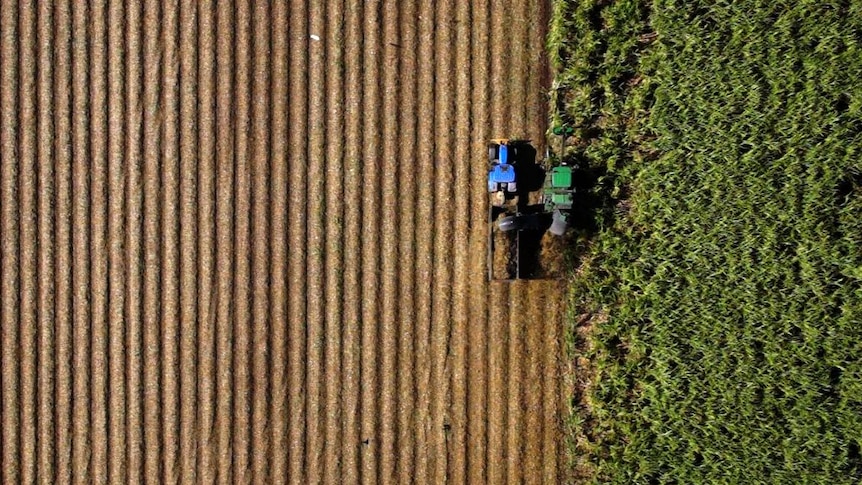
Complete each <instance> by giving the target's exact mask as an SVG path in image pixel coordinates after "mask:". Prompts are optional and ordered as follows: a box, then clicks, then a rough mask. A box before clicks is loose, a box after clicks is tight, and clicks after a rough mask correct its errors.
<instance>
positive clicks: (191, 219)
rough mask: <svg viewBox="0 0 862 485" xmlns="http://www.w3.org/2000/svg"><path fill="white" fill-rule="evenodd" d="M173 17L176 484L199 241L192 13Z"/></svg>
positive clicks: (187, 475)
mask: <svg viewBox="0 0 862 485" xmlns="http://www.w3.org/2000/svg"><path fill="white" fill-rule="evenodd" d="M179 7H180V12H179V23H178V28H179V36H178V42H179V44H178V46H179V51H180V52H179V72H178V76H179V86H180V92H179V93H178V96H179V110H180V111H179V117H178V119H177V122H178V127H179V143H180V147H179V161H180V163H179V174H178V176H177V178H178V179H179V185H180V186H179V225H178V226H177V227H178V229H179V239H180V240H179V248H180V254H179V270H178V272H179V328H178V329H177V333H176V334H175V337H176V339H177V341H178V342H179V347H180V348H179V355H178V361H177V366H178V369H177V372H178V374H179V376H178V379H179V386H178V388H177V401H178V406H177V407H178V408H179V426H178V435H179V462H178V465H179V470H178V473H177V475H176V476H177V478H178V481H179V482H181V483H193V482H195V480H196V478H197V473H198V470H197V466H196V465H197V456H198V450H199V437H200V434H199V433H198V431H197V416H196V414H197V413H196V409H197V407H198V405H199V404H198V403H199V397H198V396H199V394H198V390H197V379H196V376H197V369H196V366H197V354H198V345H199V340H198V335H199V320H198V308H197V301H198V288H199V286H200V282H201V278H200V274H199V273H198V268H199V266H198V264H199V263H198V248H197V243H196V238H201V237H203V234H204V233H202V232H200V230H199V227H198V218H197V212H198V207H199V204H200V199H199V197H198V184H199V178H198V161H199V157H198V150H199V149H198V146H199V145H198V143H197V141H198V140H197V133H198V129H199V125H198V112H197V105H198V77H197V72H198V67H197V55H198V54H197V49H198V48H197V38H198V31H197V26H198V19H197V15H198V13H197V8H196V7H195V4H193V3H190V2H181V3H180V6H179Z"/></svg>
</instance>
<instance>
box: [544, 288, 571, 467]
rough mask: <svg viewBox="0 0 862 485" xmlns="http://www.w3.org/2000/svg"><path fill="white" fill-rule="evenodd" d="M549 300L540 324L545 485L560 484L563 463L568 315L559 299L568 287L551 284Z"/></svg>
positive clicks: (548, 291) (547, 292) (561, 300)
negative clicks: (564, 345)
mask: <svg viewBox="0 0 862 485" xmlns="http://www.w3.org/2000/svg"><path fill="white" fill-rule="evenodd" d="M540 290H541V291H544V292H545V294H546V295H548V296H549V299H548V304H547V305H546V306H545V313H544V315H543V316H542V317H541V320H539V321H541V322H543V323H544V325H545V327H546V328H545V329H544V331H543V332H542V335H544V338H545V340H544V342H542V348H543V352H542V356H543V357H544V362H543V364H542V376H543V377H542V384H543V386H542V411H543V414H542V421H543V422H542V430H543V431H544V433H543V436H542V460H543V467H542V477H543V481H544V483H558V482H560V465H561V463H562V457H561V452H562V451H561V449H560V448H561V447H560V446H559V439H560V437H562V436H563V422H562V416H563V414H562V413H563V412H564V409H563V406H561V403H562V402H564V401H563V400H561V398H560V394H561V393H560V389H561V388H562V385H561V382H562V366H561V361H560V359H561V356H562V349H561V347H562V342H563V336H562V331H563V328H564V326H563V315H565V312H564V308H565V306H564V305H565V303H564V302H565V299H563V298H560V295H565V294H566V288H565V285H563V284H561V283H559V282H556V281H554V282H549V283H547V284H545V285H543V286H542V287H540Z"/></svg>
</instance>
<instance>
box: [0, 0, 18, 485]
mask: <svg viewBox="0 0 862 485" xmlns="http://www.w3.org/2000/svg"><path fill="white" fill-rule="evenodd" d="M0 36H2V37H0V42H2V44H0V62H2V65H3V66H4V69H3V70H2V72H0V78H2V83H0V103H2V104H0V171H2V172H0V173H2V177H0V191H2V192H0V230H2V233H3V234H4V235H8V236H4V237H3V238H0V244H2V246H0V265H2V275H3V278H2V280H0V298H2V299H0V318H2V325H0V332H2V340H3V349H8V350H5V351H4V352H3V353H2V355H0V361H2V365H3V369H4V370H6V371H7V372H3V374H2V381H3V386H2V401H3V403H2V413H0V414H2V426H0V434H2V440H0V441H2V447H0V449H2V450H3V470H2V481H3V482H4V483H17V482H18V481H19V480H20V479H21V467H20V453H21V450H20V449H19V443H20V434H19V433H20V429H21V422H20V415H19V410H18V406H19V404H18V403H19V400H18V399H19V385H20V383H19V375H18V366H19V351H18V348H19V347H18V344H19V341H18V339H19V334H18V328H19V323H20V317H19V310H20V308H19V304H18V301H19V300H18V290H19V278H20V274H19V268H20V266H19V251H18V249H19V246H18V245H19V238H20V235H19V232H18V231H19V222H18V210H19V207H18V172H19V167H18V164H19V162H20V161H19V158H18V152H17V149H18V147H17V142H16V138H17V131H18V123H19V119H18V103H19V101H18V55H19V54H18V49H17V46H16V42H17V40H18V11H17V8H16V2H13V1H6V2H3V4H2V8H0Z"/></svg>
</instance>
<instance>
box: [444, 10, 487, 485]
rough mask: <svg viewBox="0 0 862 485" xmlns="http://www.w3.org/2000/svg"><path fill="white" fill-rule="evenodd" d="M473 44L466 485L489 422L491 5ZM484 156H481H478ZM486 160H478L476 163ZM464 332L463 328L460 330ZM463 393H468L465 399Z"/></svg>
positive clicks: (462, 452)
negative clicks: (485, 376)
mask: <svg viewBox="0 0 862 485" xmlns="http://www.w3.org/2000/svg"><path fill="white" fill-rule="evenodd" d="M471 6H472V8H471V20H472V21H471V27H472V30H471V39H470V58H471V64H470V80H471V84H470V91H469V96H470V102H471V111H472V112H471V116H470V118H471V120H472V127H471V128H472V129H471V132H470V139H471V140H473V143H472V144H470V145H469V146H471V147H472V148H471V150H470V153H469V154H468V155H467V157H468V159H469V160H470V162H471V163H470V165H469V166H470V170H469V171H468V175H469V178H468V185H469V187H470V190H471V194H472V195H474V198H473V199H474V200H476V201H478V202H475V203H473V204H471V205H470V206H469V209H468V212H469V214H470V220H471V221H475V222H473V223H472V224H471V225H470V229H469V231H470V232H469V241H468V244H467V246H466V247H465V250H466V251H467V260H468V262H467V263H466V264H467V269H468V271H469V276H467V278H468V279H467V281H469V282H470V285H469V287H468V288H466V289H465V290H464V291H465V292H466V295H465V298H466V299H467V301H468V302H469V307H468V308H467V309H466V310H465V311H464V315H465V318H466V320H467V322H468V323H467V328H466V329H465V330H464V335H463V337H462V339H463V340H462V343H461V344H460V345H461V347H462V348H463V349H464V353H465V354H466V355H465V358H464V359H463V361H462V363H461V364H460V365H459V368H460V369H461V371H460V372H462V373H463V375H456V378H457V379H456V380H457V381H458V383H457V384H455V385H454V386H453V387H454V388H455V390H456V391H457V394H456V395H460V396H463V397H462V398H461V404H459V409H457V415H458V416H459V422H458V423H457V424H456V425H455V426H453V432H455V433H457V436H458V437H459V439H457V440H453V445H454V446H453V447H452V450H451V454H452V457H453V459H454V463H452V466H451V472H450V473H451V474H452V478H453V480H452V481H453V482H455V483H464V482H466V481H467V473H468V465H469V464H470V463H471V462H472V461H475V460H476V459H478V456H477V454H475V453H472V454H468V448H467V440H468V437H472V436H476V439H481V435H475V434H474V433H476V432H477V431H478V429H477V428H478V427H479V426H480V425H481V423H480V420H481V419H482V416H483V413H484V411H483V409H484V407H485V402H484V397H485V393H484V391H483V388H482V387H481V386H482V385H484V384H483V383H482V381H481V379H482V377H481V375H480V374H479V373H480V372H481V369H482V368H483V360H484V354H485V352H486V351H487V345H486V342H485V336H484V329H483V326H484V325H485V321H486V314H485V312H486V311H487V310H486V309H485V308H486V307H485V306H484V305H487V303H486V302H485V300H486V299H487V297H488V296H489V295H488V294H487V291H488V283H487V282H486V277H485V275H486V274H487V269H486V268H485V261H486V243H487V227H488V226H487V222H486V221H487V218H488V213H487V211H488V205H487V204H488V196H487V193H486V191H485V189H484V187H485V185H486V183H485V177H486V169H485V166H486V164H485V163H484V160H485V157H484V156H483V155H482V154H483V153H484V151H485V146H486V145H485V144H486V143H487V140H488V139H489V138H490V135H491V134H490V133H489V129H488V125H489V123H490V104H491V99H492V98H491V90H490V88H491V84H490V80H489V77H488V68H489V65H490V60H491V57H490V52H489V49H488V41H489V39H488V33H489V32H490V29H491V27H490V25H491V24H490V18H489V14H490V12H489V5H488V2H487V0H485V1H479V0H475V1H473V2H471ZM477 149H478V150H479V151H478V155H477V152H476V150H477ZM477 156H478V157H481V158H479V159H477V158H476V157H477ZM459 327H460V325H459ZM462 389H463V393H462Z"/></svg>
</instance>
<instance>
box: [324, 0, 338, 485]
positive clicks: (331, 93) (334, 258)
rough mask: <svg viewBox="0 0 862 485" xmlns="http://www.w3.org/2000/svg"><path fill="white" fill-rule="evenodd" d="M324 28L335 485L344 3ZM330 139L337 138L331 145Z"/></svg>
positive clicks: (333, 6) (327, 439)
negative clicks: (342, 25) (342, 23)
mask: <svg viewBox="0 0 862 485" xmlns="http://www.w3.org/2000/svg"><path fill="white" fill-rule="evenodd" d="M324 17H325V18H326V24H325V25H323V22H321V28H322V29H323V31H322V34H318V35H320V36H321V41H320V43H321V44H323V46H320V47H321V48H322V49H325V54H326V67H325V69H326V82H325V84H326V152H325V163H326V166H325V168H324V169H323V175H324V176H325V189H324V190H325V201H326V202H325V205H324V206H323V207H322V210H323V212H324V217H325V222H324V225H325V227H324V230H325V240H326V246H325V259H324V278H325V283H326V286H325V287H324V296H325V298H324V301H325V303H326V311H325V315H324V319H325V326H324V356H323V362H324V371H323V379H324V381H325V383H326V387H325V389H324V391H325V394H326V398H325V401H324V403H325V404H324V410H325V414H324V416H325V417H324V420H325V423H324V440H323V441H324V443H325V449H326V450H325V451H326V454H325V457H324V467H323V481H324V483H337V482H339V481H341V480H342V470H341V462H342V448H343V443H342V439H343V438H342V434H341V425H340V422H341V420H342V419H343V415H342V412H341V411H342V409H341V385H342V382H341V379H340V374H341V346H342V342H341V329H342V326H343V323H344V319H343V317H342V306H341V301H342V299H343V295H344V287H343V282H344V276H343V268H344V254H343V239H344V233H343V229H342V228H343V220H344V206H345V200H344V185H343V183H342V180H345V179H344V178H343V177H342V174H343V169H344V158H343V152H344V144H343V143H342V142H340V140H342V137H343V136H344V122H343V114H344V82H343V78H344V72H343V62H344V58H343V55H342V54H343V45H344V34H343V32H342V28H341V22H342V21H343V18H344V12H343V2H342V1H341V0H331V1H329V2H327V4H326V12H325V15H324ZM333 140H339V142H334V141H333Z"/></svg>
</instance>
